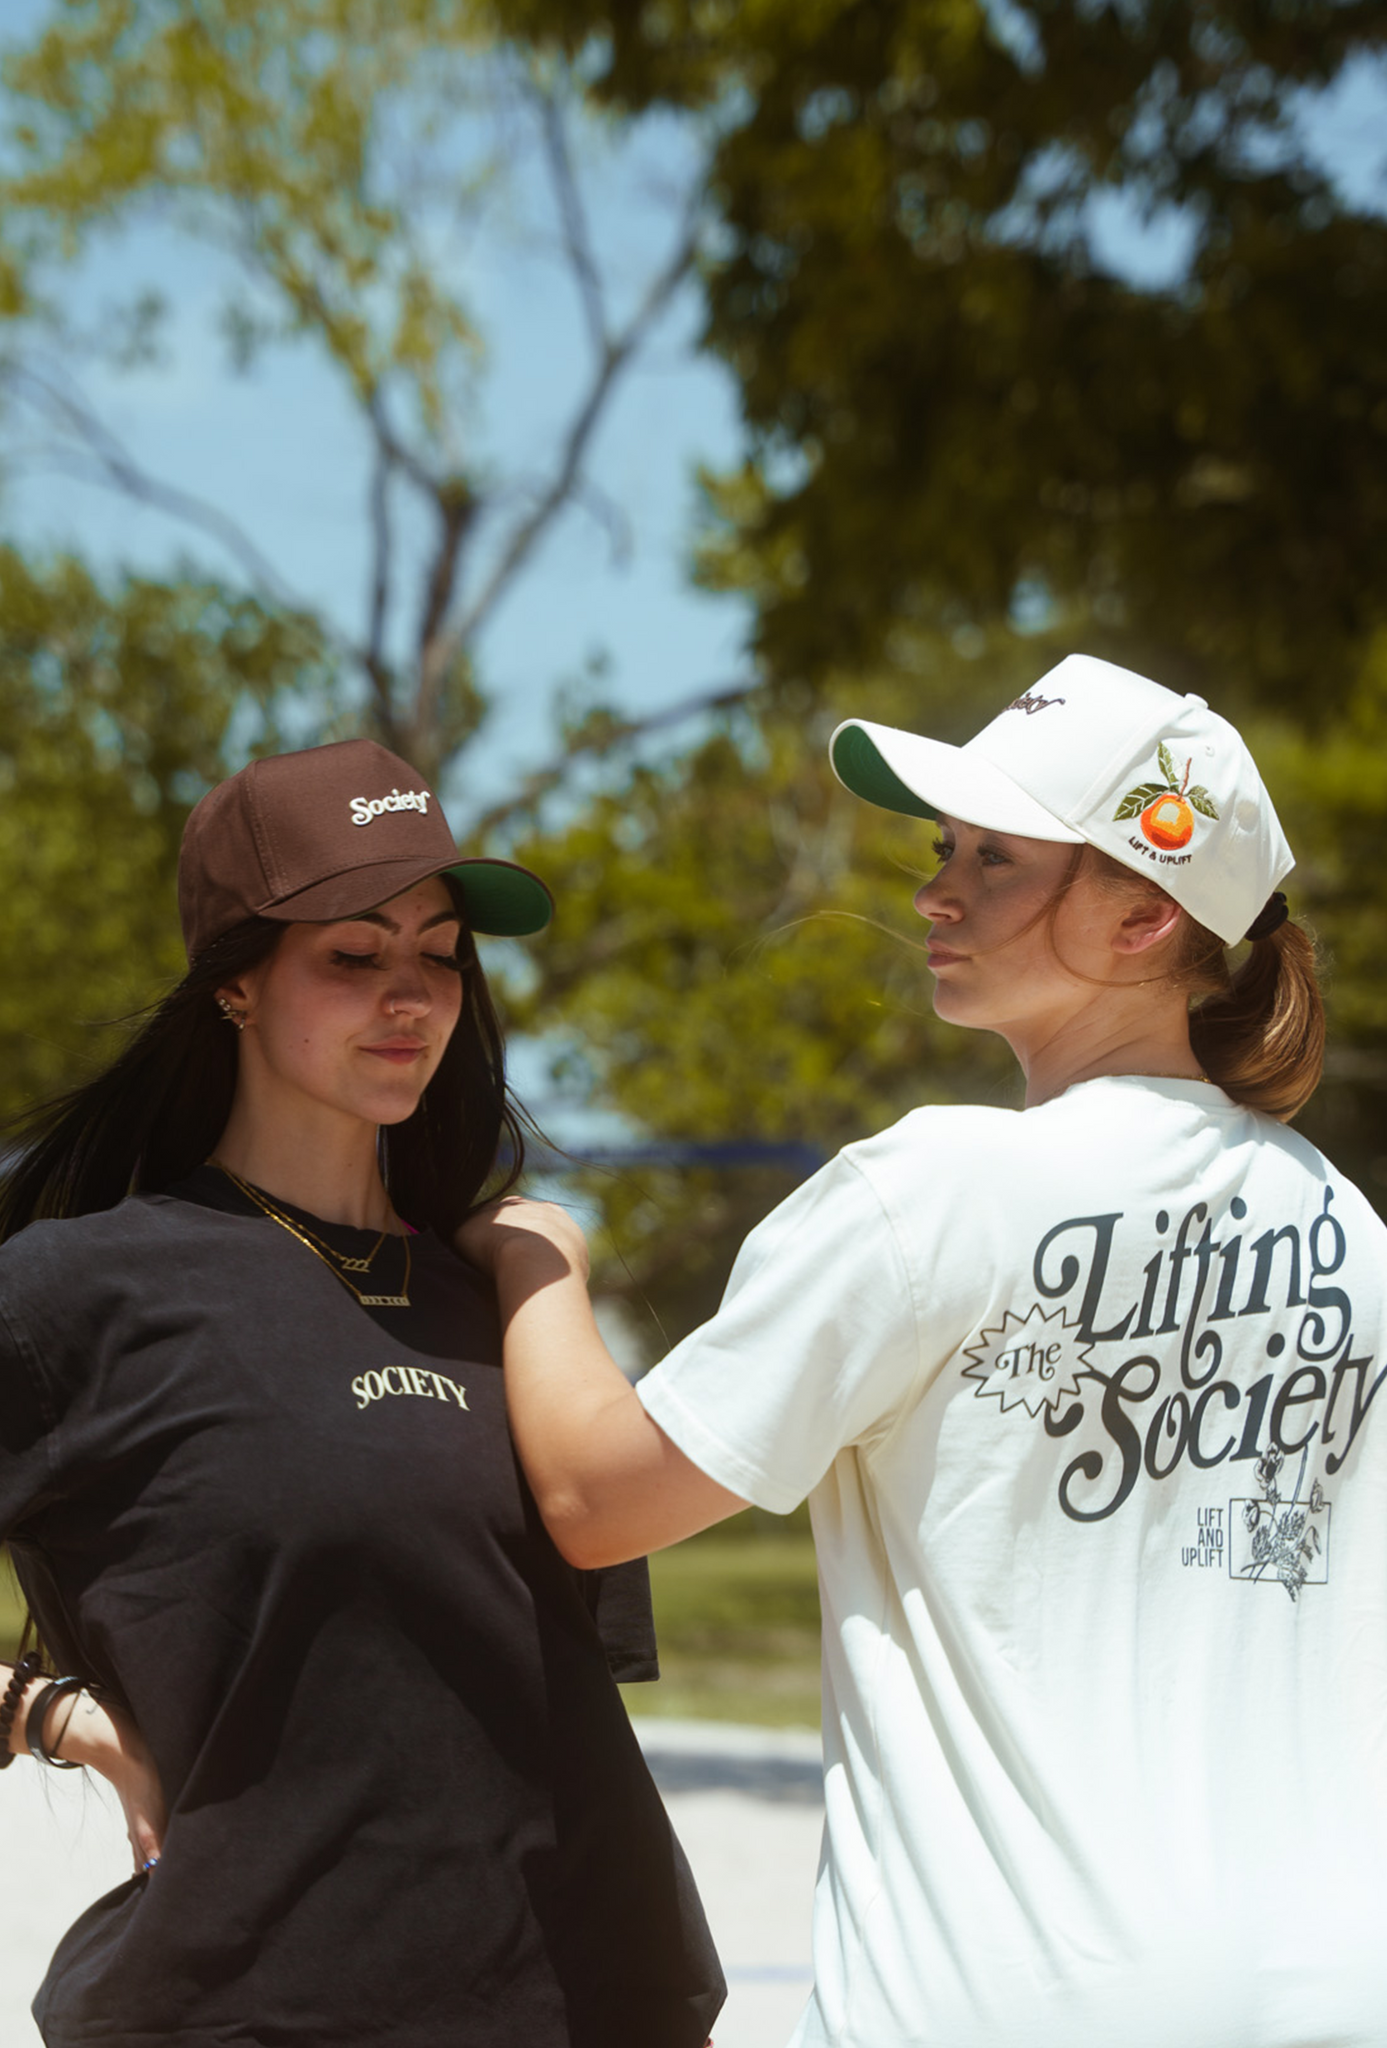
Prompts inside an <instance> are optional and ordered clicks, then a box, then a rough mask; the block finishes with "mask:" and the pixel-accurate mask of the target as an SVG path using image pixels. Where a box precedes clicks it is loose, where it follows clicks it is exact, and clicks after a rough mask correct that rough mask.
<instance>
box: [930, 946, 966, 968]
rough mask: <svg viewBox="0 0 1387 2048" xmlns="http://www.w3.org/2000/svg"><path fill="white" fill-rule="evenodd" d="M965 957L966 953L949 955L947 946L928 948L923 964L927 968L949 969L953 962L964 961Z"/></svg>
mask: <svg viewBox="0 0 1387 2048" xmlns="http://www.w3.org/2000/svg"><path fill="white" fill-rule="evenodd" d="M967 957H968V955H967V954H966V953H951V952H950V951H949V949H948V947H947V946H930V947H928V948H927V949H926V952H925V964H926V966H928V967H949V966H952V964H953V962H954V961H955V960H966V959H967Z"/></svg>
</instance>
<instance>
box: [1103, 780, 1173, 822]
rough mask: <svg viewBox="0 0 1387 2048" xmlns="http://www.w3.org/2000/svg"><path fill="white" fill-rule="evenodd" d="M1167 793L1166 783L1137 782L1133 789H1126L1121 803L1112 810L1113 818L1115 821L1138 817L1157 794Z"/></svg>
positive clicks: (1167, 794) (1168, 791) (1153, 800)
mask: <svg viewBox="0 0 1387 2048" xmlns="http://www.w3.org/2000/svg"><path fill="white" fill-rule="evenodd" d="M1169 795H1170V788H1169V785H1168V784H1167V783H1164V782H1143V783H1139V784H1138V786H1137V787H1136V788H1135V789H1129V790H1128V792H1127V794H1126V796H1124V797H1123V799H1122V801H1121V803H1120V804H1119V805H1118V807H1117V809H1116V810H1115V811H1114V812H1113V818H1114V820H1115V821H1116V820H1117V819H1120V818H1139V817H1140V816H1141V814H1142V812H1143V811H1144V810H1145V809H1146V806H1147V805H1148V804H1153V803H1155V801H1156V798H1157V797H1158V796H1169Z"/></svg>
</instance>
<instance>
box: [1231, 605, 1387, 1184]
mask: <svg viewBox="0 0 1387 2048" xmlns="http://www.w3.org/2000/svg"><path fill="white" fill-rule="evenodd" d="M1247 736H1248V741H1249V744H1250V745H1251V747H1252V749H1253V752H1254V754H1255V756H1256V758H1257V761H1258V763H1259V765H1260V766H1261V767H1262V769H1263V772H1264V773H1265V775H1266V778H1267V781H1268V784H1269V785H1270V787H1271V789H1272V790H1273V792H1274V794H1275V796H1276V801H1277V808H1278V811H1279V812H1280V815H1281V820H1282V823H1283V824H1284V826H1285V828H1286V835H1287V837H1288V838H1289V840H1290V842H1291V845H1292V846H1293V847H1294V848H1295V851H1296V853H1297V855H1298V861H1297V866H1296V869H1295V872H1294V874H1293V875H1292V876H1291V878H1290V880H1289V881H1288V882H1287V883H1286V884H1285V888H1286V890H1287V894H1288V896H1289V899H1290V904H1291V911H1292V915H1293V916H1295V917H1296V918H1297V919H1300V920H1301V921H1303V922H1305V923H1306V924H1308V925H1309V926H1310V928H1311V929H1312V930H1313V931H1314V932H1315V933H1316V935H1317V937H1318V939H1319V941H1320V944H1321V948H1322V951H1323V955H1324V965H1325V970H1326V981H1327V994H1328V1005H1329V1017H1330V1036H1329V1048H1328V1053H1327V1057H1326V1062H1325V1077H1326V1078H1325V1085H1324V1086H1323V1087H1322V1088H1321V1089H1320V1091H1319V1093H1318V1094H1317V1095H1316V1096H1315V1097H1314V1099H1313V1100H1312V1101H1311V1103H1310V1104H1309V1106H1308V1108H1307V1109H1306V1110H1305V1111H1304V1113H1303V1114H1302V1115H1301V1116H1300V1118H1299V1119H1298V1120H1297V1121H1298V1124H1299V1126H1300V1128H1302V1129H1303V1130H1304V1131H1305V1132H1306V1134H1307V1135H1308V1136H1309V1137H1311V1138H1313V1139H1314V1141H1315V1142H1316V1143H1317V1144H1319V1145H1322V1146H1323V1147H1324V1149H1325V1151H1326V1152H1327V1153H1328V1154H1329V1156H1330V1158H1331V1159H1333V1160H1334V1161H1335V1163H1336V1164H1337V1165H1340V1166H1342V1168H1343V1169H1344V1171H1345V1172H1346V1173H1348V1174H1349V1175H1350V1176H1351V1178H1352V1179H1354V1180H1356V1181H1357V1182H1358V1183H1359V1184H1360V1186H1362V1188H1363V1189H1364V1191H1365V1192H1366V1193H1367V1194H1368V1195H1369V1196H1370V1197H1371V1198H1372V1199H1373V1200H1374V1201H1375V1202H1376V1204H1377V1206H1378V1208H1379V1209H1383V1210H1385V1211H1387V1053H1384V1050H1383V1048H1384V1044H1387V963H1385V962H1384V946H1383V913H1382V842H1383V832H1384V824H1385V823H1387V633H1380V634H1378V635H1377V636H1376V637H1375V638H1374V640H1373V641H1372V642H1371V643H1370V644H1369V646H1368V647H1367V649H1366V650H1365V652H1364V655H1363V657H1362V659H1361V661H1360V662H1359V664H1358V665H1357V667H1356V669H1355V671H1354V673H1353V675H1352V678H1351V687H1350V690H1349V692H1348V696H1347V701H1346V703H1345V704H1344V705H1343V707H1342V708H1341V709H1340V710H1338V711H1335V712H1331V714H1330V715H1328V716H1326V717H1325V718H1324V719H1323V720H1322V721H1321V722H1320V723H1318V724H1317V726H1316V728H1315V730H1314V731H1313V733H1312V734H1311V735H1309V736H1308V737H1307V735H1306V734H1305V733H1304V732H1302V731H1301V730H1300V729H1299V727H1298V726H1297V725H1295V724H1293V723H1292V722H1291V721H1290V720H1288V719H1286V718H1284V717H1283V718H1279V719H1265V718H1264V719H1260V720H1255V721H1251V722H1249V725H1248V728H1247Z"/></svg>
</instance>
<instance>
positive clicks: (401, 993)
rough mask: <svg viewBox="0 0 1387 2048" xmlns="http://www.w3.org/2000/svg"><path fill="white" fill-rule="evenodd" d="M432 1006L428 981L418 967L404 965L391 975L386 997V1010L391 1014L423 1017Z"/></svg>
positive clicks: (394, 1015)
mask: <svg viewBox="0 0 1387 2048" xmlns="http://www.w3.org/2000/svg"><path fill="white" fill-rule="evenodd" d="M432 1006H433V997H432V995H431V994H430V992H429V985H428V982H427V981H426V980H425V979H424V976H423V974H422V973H421V972H420V970H419V969H418V968H417V967H415V968H410V967H402V968H401V969H400V971H399V972H398V973H397V974H395V975H392V976H391V980H390V987H389V989H388V990H387V991H386V997H385V1007H386V1011H387V1012H388V1014H389V1015H390V1016H392V1017H398V1016H400V1015H402V1014H403V1015H407V1016H410V1017H423V1016H425V1015H426V1014H427V1013H428V1011H429V1010H430V1009H431V1008H432Z"/></svg>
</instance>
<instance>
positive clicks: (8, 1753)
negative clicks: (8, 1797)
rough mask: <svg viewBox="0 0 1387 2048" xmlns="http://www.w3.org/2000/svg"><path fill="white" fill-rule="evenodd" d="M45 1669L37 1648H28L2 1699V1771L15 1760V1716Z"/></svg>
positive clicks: (0, 1767) (0, 1714)
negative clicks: (21, 1702) (33, 1681)
mask: <svg viewBox="0 0 1387 2048" xmlns="http://www.w3.org/2000/svg"><path fill="white" fill-rule="evenodd" d="M42 1671H43V1659H42V1657H41V1656H40V1655H39V1653H38V1651H37V1650H26V1651H25V1652H24V1655H23V1656H22V1657H21V1658H20V1660H19V1662H18V1663H17V1664H16V1665H15V1667H14V1670H13V1671H12V1672H11V1673H10V1682H9V1684H8V1685H7V1686H6V1687H5V1693H4V1697H3V1699H0V1771H7V1770H8V1769H9V1767H10V1765H11V1764H12V1763H13V1762H14V1751H13V1750H12V1749H11V1748H10V1730H11V1728H12V1727H13V1726H14V1717H15V1715H16V1714H17V1713H18V1712H19V1703H20V1701H21V1700H22V1699H23V1697H24V1695H25V1693H26V1692H27V1691H28V1689H29V1685H30V1682H31V1681H32V1680H33V1679H35V1678H38V1677H39V1676H40V1675H41V1673H42Z"/></svg>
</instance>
